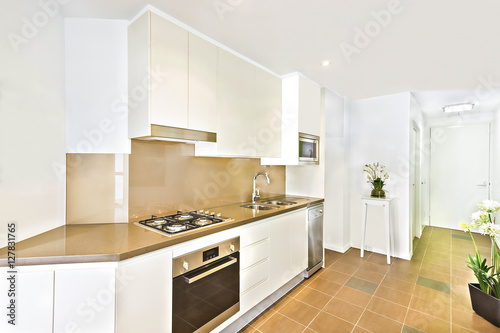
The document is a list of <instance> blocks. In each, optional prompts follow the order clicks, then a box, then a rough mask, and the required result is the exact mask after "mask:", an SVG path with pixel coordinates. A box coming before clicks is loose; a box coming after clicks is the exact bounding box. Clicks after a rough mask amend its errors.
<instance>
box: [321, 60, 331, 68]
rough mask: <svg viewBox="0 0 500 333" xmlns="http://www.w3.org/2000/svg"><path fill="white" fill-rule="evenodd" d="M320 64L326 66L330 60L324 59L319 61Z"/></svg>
mask: <svg viewBox="0 0 500 333" xmlns="http://www.w3.org/2000/svg"><path fill="white" fill-rule="evenodd" d="M321 66H323V67H327V66H330V60H324V61H322V62H321Z"/></svg>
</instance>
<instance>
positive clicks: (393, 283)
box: [380, 275, 415, 293]
mask: <svg viewBox="0 0 500 333" xmlns="http://www.w3.org/2000/svg"><path fill="white" fill-rule="evenodd" d="M380 285H382V286H384V287H388V288H391V289H395V290H398V291H401V292H404V293H412V292H413V288H415V284H414V283H409V282H406V281H403V280H398V279H396V278H393V277H390V276H387V275H386V276H385V277H384V279H383V280H382V282H381V283H380Z"/></svg>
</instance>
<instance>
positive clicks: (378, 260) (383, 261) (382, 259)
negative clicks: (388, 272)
mask: <svg viewBox="0 0 500 333" xmlns="http://www.w3.org/2000/svg"><path fill="white" fill-rule="evenodd" d="M366 261H367V262H371V263H372V264H377V265H381V266H384V265H387V256H386V255H385V254H380V253H372V255H371V256H370V257H369V258H368V259H367V260H366ZM391 261H394V258H392V260H391Z"/></svg>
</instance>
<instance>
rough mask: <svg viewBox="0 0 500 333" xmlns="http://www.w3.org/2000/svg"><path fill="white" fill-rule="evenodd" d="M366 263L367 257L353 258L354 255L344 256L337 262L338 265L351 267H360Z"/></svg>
mask: <svg viewBox="0 0 500 333" xmlns="http://www.w3.org/2000/svg"><path fill="white" fill-rule="evenodd" d="M365 261H366V256H365V257H364V258H361V257H359V256H353V255H350V256H348V255H344V256H343V257H342V258H340V259H339V260H337V262H336V263H341V264H346V265H351V266H359V265H361V264H363V263H364V262H365Z"/></svg>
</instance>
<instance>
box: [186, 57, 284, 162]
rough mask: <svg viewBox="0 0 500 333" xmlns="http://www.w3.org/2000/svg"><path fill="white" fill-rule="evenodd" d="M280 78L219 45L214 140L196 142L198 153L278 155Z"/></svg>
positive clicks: (210, 154) (208, 154)
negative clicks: (215, 136)
mask: <svg viewBox="0 0 500 333" xmlns="http://www.w3.org/2000/svg"><path fill="white" fill-rule="evenodd" d="M280 153H281V79H280V78H279V77H276V76H274V75H272V74H270V73H268V72H266V71H264V70H262V69H260V68H258V67H257V66H254V65H253V64H251V63H249V62H247V61H245V60H244V59H242V58H240V57H237V56H235V55H233V54H232V53H229V52H227V51H225V50H223V49H220V48H219V56H218V65H217V143H215V144H212V143H203V142H202V143H197V144H196V155H197V156H234V157H263V156H269V157H278V156H280Z"/></svg>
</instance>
